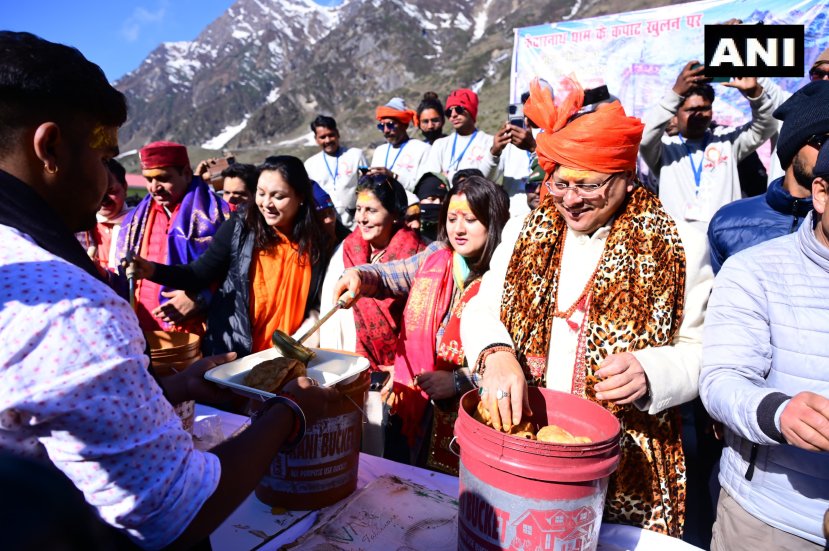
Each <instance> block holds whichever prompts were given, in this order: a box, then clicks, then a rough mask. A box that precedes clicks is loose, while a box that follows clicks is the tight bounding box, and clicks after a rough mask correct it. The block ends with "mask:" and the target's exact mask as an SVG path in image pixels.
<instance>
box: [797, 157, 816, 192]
mask: <svg viewBox="0 0 829 551" xmlns="http://www.w3.org/2000/svg"><path fill="white" fill-rule="evenodd" d="M792 171H793V172H794V179H795V181H797V184H798V185H799V186H800V187H802V188H803V189H806V190H808V191H809V192H810V193H811V191H812V181H813V180H814V179H815V175H814V174H813V173H812V171H811V170H810V169H808V168H806V166H805V165H804V164H803V161H802V160H801V159H800V155H799V154H798V155H795V156H794V159H792Z"/></svg>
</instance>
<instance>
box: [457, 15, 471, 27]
mask: <svg viewBox="0 0 829 551" xmlns="http://www.w3.org/2000/svg"><path fill="white" fill-rule="evenodd" d="M455 26H456V27H458V28H459V29H462V30H464V31H468V30H469V29H470V28H472V21H470V20H469V18H468V17H466V16H465V15H464V14H462V13H459V14H458V16H457V17H456V18H455Z"/></svg>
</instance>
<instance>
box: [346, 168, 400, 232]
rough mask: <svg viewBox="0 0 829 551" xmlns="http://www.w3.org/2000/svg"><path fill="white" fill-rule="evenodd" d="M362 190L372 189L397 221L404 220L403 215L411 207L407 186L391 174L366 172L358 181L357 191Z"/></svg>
mask: <svg viewBox="0 0 829 551" xmlns="http://www.w3.org/2000/svg"><path fill="white" fill-rule="evenodd" d="M361 191H370V192H371V193H373V194H374V196H375V197H377V200H378V201H380V204H381V205H383V208H385V209H386V210H387V211H389V212H390V213H391V214H392V216H394V218H395V222H402V221H403V215H404V214H406V209H408V208H409V199H408V197H406V190H405V188H404V187H403V186H402V185H401V184H400V182H398V181H397V180H395V179H394V178H392V177H390V176H385V175H383V174H376V175H373V176H372V175H368V174H366V175H365V176H363V177H362V178H360V181H359V182H358V183H357V193H358V194H359V193H360V192H361Z"/></svg>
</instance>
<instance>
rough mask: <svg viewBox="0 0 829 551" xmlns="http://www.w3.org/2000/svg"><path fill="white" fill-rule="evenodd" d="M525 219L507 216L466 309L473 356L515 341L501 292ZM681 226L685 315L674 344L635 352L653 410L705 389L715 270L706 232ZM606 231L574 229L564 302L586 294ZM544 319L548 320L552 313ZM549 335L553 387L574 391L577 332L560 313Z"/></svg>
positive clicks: (465, 332)
mask: <svg viewBox="0 0 829 551" xmlns="http://www.w3.org/2000/svg"><path fill="white" fill-rule="evenodd" d="M523 225H524V218H512V219H511V220H510V221H509V222H507V225H506V226H505V227H504V232H503V234H502V237H501V244H500V245H499V246H498V248H497V249H496V250H495V254H494V255H493V257H492V261H491V262H490V269H489V271H488V272H487V273H486V274H484V277H483V279H482V281H481V289H480V291H479V292H478V294H477V295H476V296H475V297H473V298H472V299H471V300H470V301H469V303H468V304H467V306H466V309H465V310H464V316H463V318H462V319H461V339H462V340H463V346H464V350H465V351H466V355H467V357H468V358H470V363H472V362H474V359H475V358H477V357H478V355H479V354H480V353H481V350H483V349H484V348H485V347H486V346H489V345H490V344H493V343H508V344H512V343H513V341H512V337H511V336H510V334H509V332H508V331H507V329H506V327H504V324H503V323H501V317H500V315H501V297H502V294H503V290H504V280H505V278H506V274H507V268H508V266H509V261H510V257H511V256H512V253H513V249H514V248H515V243H516V241H517V240H518V237H519V235H520V233H521V228H522V227H523ZM677 228H678V230H679V236H680V239H681V240H682V244H683V246H684V248H685V260H686V281H685V316H684V318H683V320H682V324H681V325H680V327H679V331H678V332H677V334H676V336H675V337H674V341H673V342H672V343H671V344H670V345H667V346H661V347H652V348H645V349H643V350H639V351H636V352H633V355H634V356H635V357H636V359H637V360H639V363H641V364H642V368H643V369H644V370H645V373H646V374H647V377H648V382H649V386H650V399H648V400H640V401H638V402H637V406H638V407H640V408H641V409H642V410H647V411H648V412H649V413H651V414H654V413H658V412H660V411H662V410H664V409H667V408H669V407H672V406H676V405H679V404H682V403H685V402H687V401H689V400H692V399H694V398H695V397H696V396H697V394H698V388H699V385H698V381H699V372H700V365H701V353H702V324H703V318H704V313H705V306H706V304H707V302H708V295H709V293H710V292H711V285H712V283H713V280H714V275H713V272H712V271H711V264H710V261H709V256H708V254H709V253H708V243H707V241H706V239H705V236H704V235H703V234H701V233H700V232H699V231H697V230H696V229H694V228H693V227H691V226H690V225H688V224H685V223H679V222H678V223H677ZM608 234H609V230H608V228H607V227H605V228H600V229H599V230H598V231H596V232H595V233H594V234H593V235H592V236H588V235H585V234H579V233H578V232H574V231H570V230H568V232H567V239H566V241H565V247H564V253H563V255H562V269H561V270H560V274H561V279H560V281H559V296H558V300H559V303H558V309H562V310H564V309H567V308H569V306H570V305H571V304H573V302H575V300H576V299H577V298H578V296H579V295H580V294H581V291H582V289H584V286H585V285H586V284H587V280H588V279H589V278H590V275H591V274H592V273H593V270H595V268H596V265H597V264H598V262H599V259H600V258H601V254H602V250H603V248H604V243H605V241H606V240H607V236H608ZM574 321H578V320H574ZM539 322H540V323H541V322H546V323H549V320H539ZM550 341H551V343H553V342H555V343H556V353H555V355H553V354H549V355H548V359H547V386H548V387H549V388H554V389H556V390H562V391H565V392H570V391H571V390H572V381H573V369H574V366H575V359H576V346H577V342H578V334H577V333H576V332H575V331H572V330H570V328H569V326H568V325H567V322H566V321H565V320H562V319H558V318H555V319H554V320H553V326H552V336H551V339H550Z"/></svg>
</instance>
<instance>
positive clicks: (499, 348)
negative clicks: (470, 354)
mask: <svg viewBox="0 0 829 551" xmlns="http://www.w3.org/2000/svg"><path fill="white" fill-rule="evenodd" d="M496 352H509V353H510V354H512V355H513V356H515V350H514V349H513V348H512V346H511V345H509V344H505V343H502V342H496V343H493V344H490V345H489V346H487V347H486V348H484V349H483V350H481V353H480V354H478V360H477V361H476V362H475V369H474V370H473V374H475V375H477V377H476V378H473V383H475V382H478V381H480V380H481V379H482V378H483V376H484V372H485V371H486V359H487V358H488V357H489V356H490V355H491V354H494V353H496ZM476 379H477V381H476Z"/></svg>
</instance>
